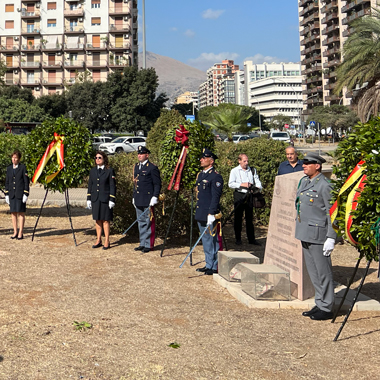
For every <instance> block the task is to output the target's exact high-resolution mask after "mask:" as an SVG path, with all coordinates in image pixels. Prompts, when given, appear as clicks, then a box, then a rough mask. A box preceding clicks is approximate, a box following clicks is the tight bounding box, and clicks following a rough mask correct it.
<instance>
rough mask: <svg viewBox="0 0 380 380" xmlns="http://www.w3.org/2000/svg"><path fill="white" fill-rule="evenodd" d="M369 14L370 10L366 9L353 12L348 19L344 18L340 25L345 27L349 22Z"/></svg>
mask: <svg viewBox="0 0 380 380" xmlns="http://www.w3.org/2000/svg"><path fill="white" fill-rule="evenodd" d="M369 14H371V8H366V9H362V10H361V11H359V12H355V11H354V13H352V14H351V15H350V16H348V17H345V18H344V19H343V20H342V24H343V25H347V24H349V23H350V22H352V21H354V20H356V19H358V18H360V17H363V16H365V15H369Z"/></svg>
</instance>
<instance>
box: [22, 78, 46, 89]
mask: <svg viewBox="0 0 380 380" xmlns="http://www.w3.org/2000/svg"><path fill="white" fill-rule="evenodd" d="M40 81H41V80H40V78H37V79H36V78H21V79H20V84H21V86H33V87H35V86H39V85H40Z"/></svg>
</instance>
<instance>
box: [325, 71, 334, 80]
mask: <svg viewBox="0 0 380 380" xmlns="http://www.w3.org/2000/svg"><path fill="white" fill-rule="evenodd" d="M335 77H336V72H335V71H330V72H329V73H327V74H324V78H325V79H330V78H335Z"/></svg>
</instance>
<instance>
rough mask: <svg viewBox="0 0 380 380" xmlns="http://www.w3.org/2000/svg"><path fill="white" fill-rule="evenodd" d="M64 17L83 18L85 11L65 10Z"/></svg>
mask: <svg viewBox="0 0 380 380" xmlns="http://www.w3.org/2000/svg"><path fill="white" fill-rule="evenodd" d="M63 15H64V16H65V17H83V16H84V10H83V9H82V8H79V9H65V10H64V11H63Z"/></svg>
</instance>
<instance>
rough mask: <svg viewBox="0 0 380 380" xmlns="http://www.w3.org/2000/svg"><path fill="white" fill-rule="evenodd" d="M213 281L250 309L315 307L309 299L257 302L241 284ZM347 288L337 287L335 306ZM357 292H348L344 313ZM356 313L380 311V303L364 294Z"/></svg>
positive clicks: (358, 303)
mask: <svg viewBox="0 0 380 380" xmlns="http://www.w3.org/2000/svg"><path fill="white" fill-rule="evenodd" d="M213 279H214V281H215V282H217V283H218V284H219V285H220V286H222V287H223V288H225V289H227V290H228V292H229V293H230V294H231V295H232V296H233V297H234V298H236V299H237V300H238V301H239V302H241V303H243V304H244V305H246V306H248V307H249V308H261V309H300V310H309V309H311V308H312V307H314V306H315V303H314V298H309V299H307V300H304V301H300V300H298V299H296V298H292V300H291V301H261V300H255V299H253V298H252V297H250V296H249V295H248V294H247V293H245V292H244V291H243V290H242V288H241V284H240V283H236V282H228V281H226V280H225V279H224V278H223V277H222V276H219V275H218V274H214V275H213ZM345 290H346V287H345V286H343V285H339V284H338V285H337V286H336V287H335V306H336V307H338V306H339V304H340V302H341V299H342V297H343V295H344V292H345ZM355 294H356V290H352V289H350V290H349V291H348V294H347V297H346V300H345V301H344V304H343V306H342V309H341V310H342V311H347V310H348V309H349V307H350V306H351V303H352V300H353V299H354V297H355ZM353 310H354V311H371V310H376V311H380V303H379V302H378V301H376V300H373V299H371V298H369V297H367V296H365V295H363V294H359V298H358V300H357V301H356V303H355V306H354V308H353Z"/></svg>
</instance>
